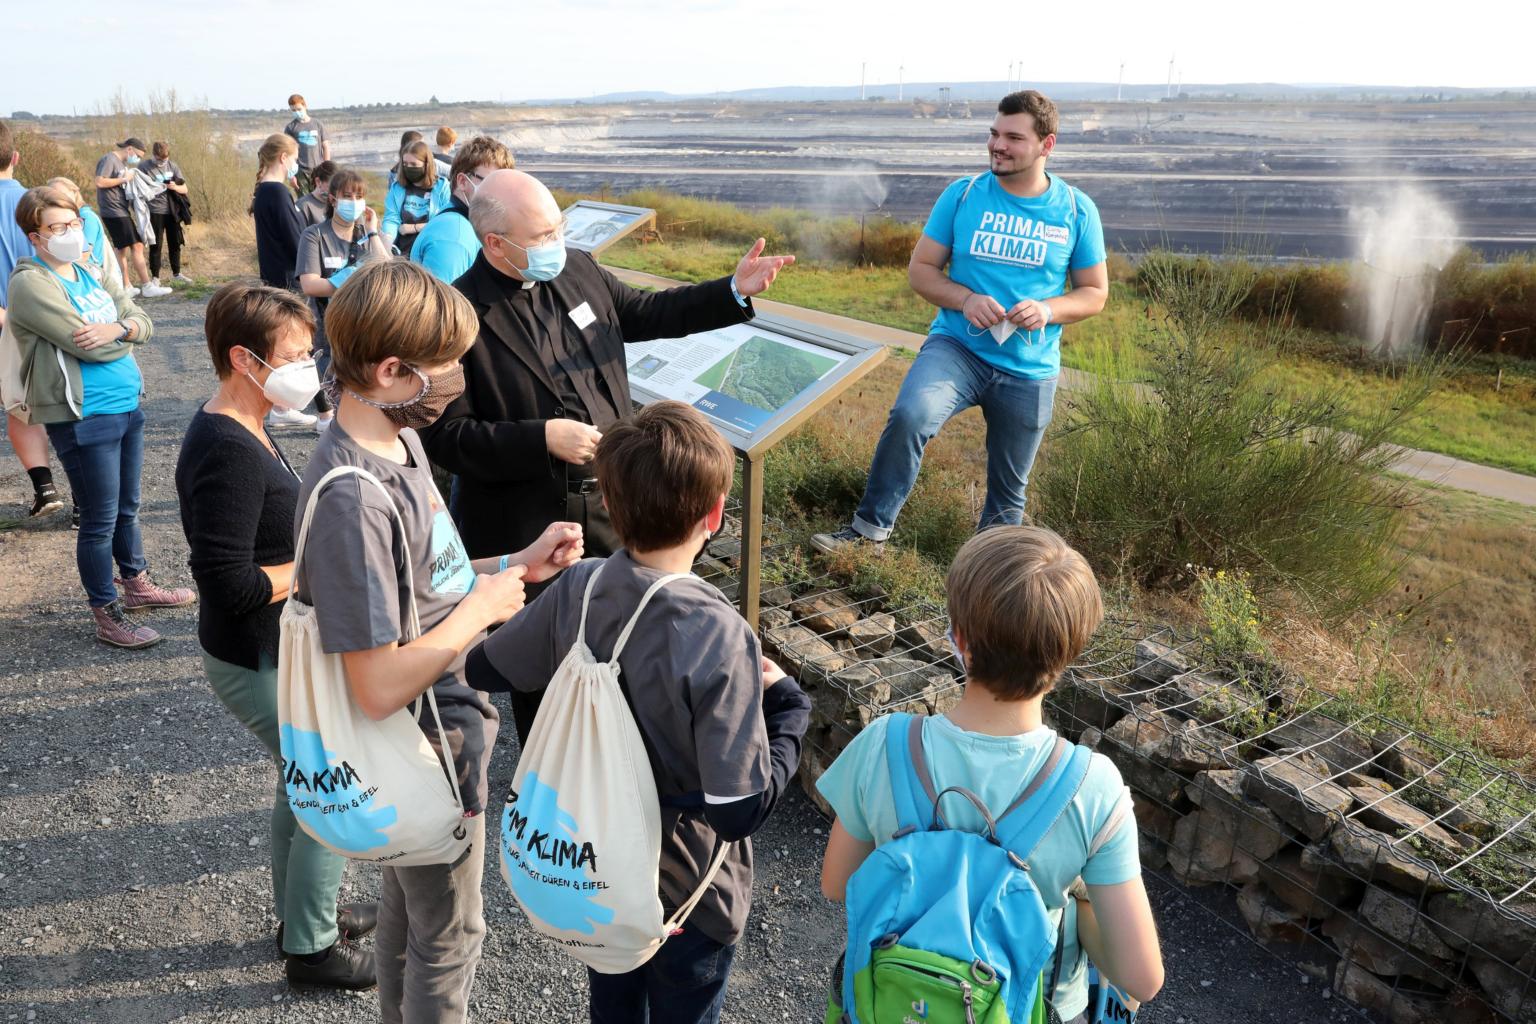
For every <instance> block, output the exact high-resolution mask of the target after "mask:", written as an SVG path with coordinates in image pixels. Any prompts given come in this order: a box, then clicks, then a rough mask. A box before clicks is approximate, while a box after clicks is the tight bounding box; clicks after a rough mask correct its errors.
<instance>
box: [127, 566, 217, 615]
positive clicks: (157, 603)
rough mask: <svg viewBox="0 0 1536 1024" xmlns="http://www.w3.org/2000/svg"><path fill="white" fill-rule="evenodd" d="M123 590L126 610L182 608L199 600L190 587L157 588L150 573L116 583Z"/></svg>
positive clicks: (143, 573) (142, 573)
mask: <svg viewBox="0 0 1536 1024" xmlns="http://www.w3.org/2000/svg"><path fill="white" fill-rule="evenodd" d="M115 582H116V583H117V585H118V586H120V587H122V588H123V605H124V607H126V608H129V609H134V608H180V607H181V606H182V605H184V604H191V603H193V602H194V601H196V600H197V594H196V593H195V592H193V590H192V589H191V588H190V587H175V588H173V589H171V590H166V589H165V588H164V587H159V586H156V585H155V584H154V583H153V582H152V581H151V580H150V578H149V573H148V572H141V573H139V574H138V575H137V576H134V577H132V578H130V579H126V580H117V581H115Z"/></svg>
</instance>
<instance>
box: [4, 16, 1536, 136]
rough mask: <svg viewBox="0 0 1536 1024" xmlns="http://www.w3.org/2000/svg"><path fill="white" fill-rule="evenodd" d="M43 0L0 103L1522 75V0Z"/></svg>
mask: <svg viewBox="0 0 1536 1024" xmlns="http://www.w3.org/2000/svg"><path fill="white" fill-rule="evenodd" d="M17 2H20V0H17ZM42 9H43V8H41V7H40V6H39V5H36V4H25V5H24V6H21V7H19V8H18V10H19V11H21V12H24V13H22V14H21V15H20V17H17V16H15V15H14V14H13V15H12V16H10V17H8V18H7V23H6V28H5V36H6V42H5V60H4V67H5V75H4V84H3V87H0V115H3V114H6V113H9V112H10V111H12V110H28V111H32V112H34V113H55V114H69V113H90V112H93V111H94V110H95V109H96V108H97V106H98V105H99V104H102V103H104V102H105V101H106V100H108V99H109V98H110V97H111V96H113V95H114V94H115V93H116V92H117V91H118V90H119V89H122V90H123V91H124V93H125V94H126V96H127V97H128V98H129V99H130V100H133V99H142V98H144V97H146V96H147V95H148V94H149V93H150V92H151V91H158V92H164V91H166V90H170V89H174V90H175V91H176V93H177V95H178V97H180V98H181V99H182V100H183V101H184V102H186V101H190V102H191V103H193V104H202V103H206V104H208V105H210V106H214V107H228V108H277V107H280V106H282V105H283V104H284V103H285V102H286V99H287V96H288V94H289V93H290V92H300V93H303V94H304V95H305V96H306V97H308V99H309V101H310V103H311V105H312V106H314V107H316V108H323V107H328V106H340V105H344V104H355V103H370V102H421V101H424V100H427V99H428V98H429V97H431V96H433V95H436V96H437V97H438V98H439V99H440V100H442V101H444V102H454V101H459V100H502V101H507V102H513V101H522V100H530V99H542V98H550V97H577V98H580V97H584V96H593V95H598V94H601V93H607V92H620V91H631V90H660V91H665V92H674V93H688V92H714V91H723V90H724V91H728V90H732V89H745V88H755V87H765V86H780V85H857V84H858V82H859V74H860V65H861V64H864V65H867V70H866V74H867V76H868V81H869V83H870V84H871V85H874V84H879V83H890V82H895V81H896V80H897V77H898V74H901V75H902V76H903V77H904V79H905V81H907V82H941V81H983V80H993V81H1002V80H1004V79H1006V78H1007V77H1008V74H1009V65H1010V64H1011V63H1012V62H1015V61H1022V62H1023V66H1024V69H1025V70H1024V74H1023V76H1022V77H1023V80H1024V81H1025V83H1026V84H1028V83H1029V82H1088V81H1100V82H1113V81H1115V79H1116V76H1117V75H1118V74H1119V69H1120V64H1121V62H1122V61H1123V62H1124V64H1125V81H1126V82H1128V83H1130V82H1146V83H1163V82H1165V81H1166V79H1167V77H1168V62H1169V59H1170V58H1172V59H1174V61H1175V72H1174V73H1175V76H1176V77H1177V76H1181V77H1182V80H1183V81H1184V82H1185V83H1186V84H1196V83H1228V82H1282V83H1293V84H1303V83H1307V84H1314V83H1339V84H1360V85H1405V86H1453V87H1455V86H1459V87H1467V88H1525V87H1529V86H1533V85H1536V62H1533V61H1532V60H1531V59H1530V56H1529V47H1530V40H1531V38H1532V35H1533V32H1532V29H1536V13H1531V8H1530V5H1529V0H1497V2H1491V0H1482V2H1481V3H1474V4H1469V5H1467V6H1466V8H1464V9H1467V10H1472V11H1473V12H1474V14H1473V16H1471V17H1465V18H1457V17H1454V16H1451V15H1450V14H1449V13H1448V11H1450V10H1453V9H1454V8H1447V7H1446V6H1445V5H1443V4H1436V5H1434V6H1431V5H1430V4H1428V3H1423V2H1420V0H1395V2H1390V3H1387V2H1380V0H1289V2H1284V3H1262V4H1260V3H1241V2H1233V0H1221V2H1215V0H1161V2H1157V3H1152V2H1148V0H1099V2H1097V3H1091V4H1080V3H1062V2H1048V3H1043V4H1021V3H1019V2H1018V0H1008V2H994V0H970V2H966V3H962V4H952V5H951V4H940V3H935V2H933V0H921V2H919V0H886V2H883V3H874V2H869V0H753V2H741V0H548V2H545V3H538V2H534V3H529V2H527V0H495V2H485V3H482V2H478V0H477V2H460V3H457V4H454V3H447V4H428V3H423V2H421V0H413V2H408V3H407V2H400V0H370V2H368V3H366V4H363V5H352V6H347V5H343V6H341V7H336V6H334V5H328V4H326V3H323V2H317V0H261V2H260V3H253V2H250V0H224V2H220V3H209V2H208V0H155V2H154V3H152V4H147V5H145V4H124V3H122V2H121V0H110V2H108V0H71V3H70V4H69V20H70V22H71V23H73V24H74V25H75V26H78V28H77V29H73V30H71V32H70V33H69V34H67V35H63V36H61V35H60V34H59V29H60V27H61V26H59V25H58V24H56V23H50V22H48V21H47V20H46V19H44V18H42V17H40V16H39V14H38V13H37V12H39V11H41V10H42ZM1522 9H1524V10H1525V11H1526V13H1525V14H1523V15H1522V14H1516V13H1515V12H1519V11H1521V10H1522ZM328 10H329V11H332V12H335V13H334V14H332V15H331V16H329V17H325V16H322V14H323V12H326V11H328ZM939 11H942V12H943V16H942V17H940V16H937V14H936V12H939ZM1021 11H1027V12H1031V13H1029V14H1027V15H1023V14H1020V13H1019V12H1021ZM1499 11H1503V12H1504V13H1503V14H1500V13H1499ZM1510 18H1515V19H1520V18H1524V19H1526V20H1528V22H1529V24H1527V25H1526V26H1525V27H1524V29H1519V30H1517V26H1515V25H1514V24H1512V23H1511V22H1510V21H1508V19H1510ZM1501 22H1502V23H1503V24H1504V28H1505V29H1506V30H1503V31H1501V30H1499V28H1498V24H1499V23H1501ZM348 33H350V35H346V34H348ZM344 35H346V38H343V36H344ZM66 41H67V43H68V44H69V49H68V52H67V53H60V50H59V47H60V46H61V45H64V44H65V42H66ZM65 68H67V69H68V71H67V73H65V72H64V70H63V69H65ZM1015 76H1016V77H1017V74H1016V73H1015Z"/></svg>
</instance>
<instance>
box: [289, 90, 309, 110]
mask: <svg viewBox="0 0 1536 1024" xmlns="http://www.w3.org/2000/svg"><path fill="white" fill-rule="evenodd" d="M288 105H289V106H290V107H291V106H294V105H298V106H301V107H307V106H309V104H308V103H305V102H304V97H303V96H300V95H299V94H298V93H294V94H293V95H292V96H289V97H288Z"/></svg>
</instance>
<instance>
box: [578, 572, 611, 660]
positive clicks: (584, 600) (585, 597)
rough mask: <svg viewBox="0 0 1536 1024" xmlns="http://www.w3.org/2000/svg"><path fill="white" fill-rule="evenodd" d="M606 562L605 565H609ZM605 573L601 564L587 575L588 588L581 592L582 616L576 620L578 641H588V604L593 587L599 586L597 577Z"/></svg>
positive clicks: (590, 600) (581, 642) (580, 642)
mask: <svg viewBox="0 0 1536 1024" xmlns="http://www.w3.org/2000/svg"><path fill="white" fill-rule="evenodd" d="M607 564H608V563H607V562H604V563H603V565H607ZM602 574H603V566H602V565H599V566H598V567H597V568H596V569H593V570H592V575H591V576H588V577H587V589H586V590H584V591H582V592H581V618H580V619H578V620H576V642H577V643H578V644H585V643H586V642H587V605H589V604H591V603H592V588H593V587H595V586H597V578H598V577H599V576H601V575H602Z"/></svg>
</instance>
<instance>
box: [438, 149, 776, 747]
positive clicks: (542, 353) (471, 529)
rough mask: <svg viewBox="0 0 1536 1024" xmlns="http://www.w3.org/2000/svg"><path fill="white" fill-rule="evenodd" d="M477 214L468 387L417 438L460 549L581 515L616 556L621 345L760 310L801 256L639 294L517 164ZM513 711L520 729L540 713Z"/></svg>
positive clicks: (500, 542)
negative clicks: (604, 456)
mask: <svg viewBox="0 0 1536 1024" xmlns="http://www.w3.org/2000/svg"><path fill="white" fill-rule="evenodd" d="M469 219H470V223H471V224H472V225H473V226H474V230H475V235H476V236H477V237H478V238H479V239H480V242H481V245H482V248H481V251H480V255H479V256H477V257H476V259H475V262H474V264H473V265H471V266H470V268H469V270H468V271H467V272H466V273H465V274H464V276H462V277H460V278H459V279H458V280H457V281H455V282H454V287H456V288H458V289H459V291H461V292H463V293H464V295H465V296H466V297H467V298H468V299H469V301H470V302H471V303H472V304H473V305H474V307H475V312H476V314H477V315H478V316H479V318H480V336H479V339H478V341H477V342H476V344H475V346H474V347H473V348H471V349H470V350H469V354H468V355H466V356H465V357H464V360H463V362H464V383H465V390H464V394H463V396H462V397H460V398H459V399H458V400H456V401H455V402H453V403H452V404H451V405H449V406H448V409H447V411H446V412H444V413H443V416H442V418H441V419H439V420H438V421H437V422H436V423H435V424H433V425H432V426H431V427H429V428H428V429H427V430H426V431H425V432H423V434H422V439H423V441H424V442H425V443H426V449H427V454H428V455H429V456H430V457H431V459H432V461H433V462H434V463H436V464H437V465H440V466H442V467H443V468H445V469H447V470H448V471H449V472H451V473H453V474H455V475H456V476H457V477H458V480H457V483H456V486H455V494H454V500H453V512H454V518H455V519H456V520H457V521H458V523H459V529H460V533H461V534H462V535H463V538H464V544H465V546H466V547H467V548H468V550H469V555H470V557H471V558H482V557H491V556H495V555H497V554H502V553H505V552H508V551H517V550H520V549H521V548H523V547H526V546H527V544H528V542H529V541H530V540H532V539H533V538H534V537H537V536H538V535H539V534H540V533H541V532H543V530H544V528H545V527H546V526H548V525H549V524H550V523H552V522H556V521H567V522H574V523H580V524H581V526H582V529H583V530H584V531H585V546H586V552H587V554H589V555H596V556H599V557H601V556H605V555H608V554H610V553H612V551H613V549H614V548H615V547H616V546H617V545H618V539H617V538H616V537H615V536H614V534H613V530H612V527H611V526H610V525H609V522H608V515H607V513H606V512H605V511H604V510H603V507H602V498H601V496H600V495H599V494H598V493H597V485H596V481H595V480H594V479H593V477H592V472H591V466H590V463H591V461H592V455H593V452H594V451H595V450H596V448H597V442H598V440H599V439H600V438H601V437H602V431H603V430H605V429H606V428H607V427H608V426H609V425H610V424H612V423H613V422H614V421H616V420H618V419H619V418H620V417H622V416H625V415H627V414H628V413H629V411H630V408H631V403H630V396H629V377H628V374H627V372H626V369H625V365H626V360H625V357H624V345H625V343H626V342H640V341H652V340H654V339H657V338H680V337H683V336H685V335H689V334H694V333H697V332H699V331H707V330H712V329H715V328H719V327H725V326H728V325H730V324H738V323H743V322H745V321H747V320H750V319H752V317H753V315H754V312H753V309H752V296H754V295H757V294H760V293H761V292H762V291H764V290H765V289H766V288H767V287H768V286H769V285H770V284H772V283H773V279H774V278H775V276H777V274H778V272H779V270H780V269H781V268H782V267H785V266H787V265H788V264H790V263H792V262H794V257H793V256H764V255H762V251H763V240H762V239H758V241H757V243H756V244H755V245H754V246H753V247H752V249H751V250H750V251H749V252H748V253H747V254H746V255H745V256H744V257H742V260H741V262H740V263H739V264H738V265H737V267H736V273H735V274H733V275H732V276H730V277H724V278H721V279H719V280H717V281H707V282H704V283H702V284H696V285H687V286H684V287H679V288H673V289H670V290H668V291H663V292H643V291H640V290H638V289H635V288H631V287H629V286H628V285H626V284H624V283H622V282H621V281H619V280H618V279H617V278H616V277H614V276H613V275H612V274H610V273H609V272H608V271H607V270H605V269H603V268H602V267H600V266H598V264H597V261H596V260H594V259H593V258H592V257H591V255H590V254H588V253H586V252H582V251H580V250H576V249H570V250H568V249H566V248H565V244H564V239H563V238H562V236H561V214H560V207H559V206H558V205H557V204H556V203H555V199H554V197H553V196H552V195H550V193H549V190H548V189H547V188H545V187H544V186H543V184H541V183H540V182H539V181H538V179H536V178H534V177H532V176H530V175H528V174H525V173H523V172H522V171H514V170H501V171H496V172H494V173H492V174H490V175H488V176H487V177H486V178H485V180H484V181H482V182H481V183H480V186H479V188H478V189H476V191H475V195H474V198H473V200H471V202H470V204H469ZM535 706H536V705H535ZM515 710H517V711H518V721H517V726H518V734H519V736H520V737H526V735H527V729H528V727H529V726H530V725H531V724H532V716H531V714H527V715H525V714H524V713H523V709H522V708H515ZM525 719H526V721H525Z"/></svg>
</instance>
